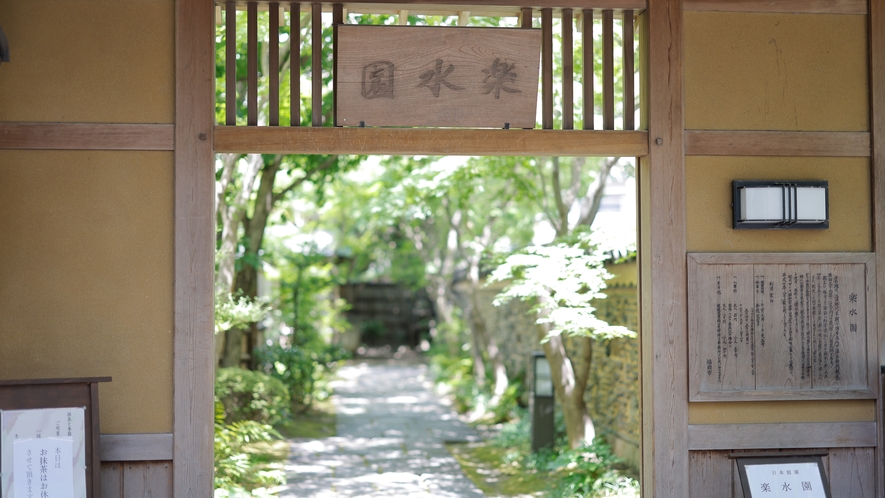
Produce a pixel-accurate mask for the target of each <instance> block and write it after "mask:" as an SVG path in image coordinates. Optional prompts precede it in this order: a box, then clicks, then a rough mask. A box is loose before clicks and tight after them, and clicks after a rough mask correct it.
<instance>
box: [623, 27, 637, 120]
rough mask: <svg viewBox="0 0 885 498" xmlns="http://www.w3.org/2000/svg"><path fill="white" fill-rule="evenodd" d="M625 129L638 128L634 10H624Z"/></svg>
mask: <svg viewBox="0 0 885 498" xmlns="http://www.w3.org/2000/svg"><path fill="white" fill-rule="evenodd" d="M623 27H624V34H623V37H622V38H621V39H622V40H623V41H624V129H625V130H633V129H635V128H636V124H635V122H634V121H635V118H634V115H635V114H636V108H635V104H634V103H635V98H636V96H635V95H634V93H635V92H634V89H633V11H632V10H625V11H624V25H623Z"/></svg>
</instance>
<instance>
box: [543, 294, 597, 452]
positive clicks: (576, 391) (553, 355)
mask: <svg viewBox="0 0 885 498" xmlns="http://www.w3.org/2000/svg"><path fill="white" fill-rule="evenodd" d="M542 301H543V300H542ZM541 314H542V315H543V314H544V311H543V309H542V311H541ZM538 330H539V332H540V334H541V335H542V339H543V338H544V337H547V335H548V334H547V332H548V329H547V326H546V325H538ZM575 339H576V340H577V341H579V343H580V346H581V357H580V358H579V361H577V362H574V361H572V359H571V358H570V357H569V355H568V351H567V350H566V348H565V341H564V339H563V337H562V336H561V335H551V336H549V338H548V340H547V342H545V343H544V344H543V347H544V356H546V357H547V361H548V362H550V371H551V374H552V375H551V376H552V377H553V388H554V391H555V392H556V397H557V398H558V399H559V403H560V405H561V406H562V413H563V415H564V418H565V432H566V435H567V436H568V444H569V448H573V449H574V448H580V447H581V446H582V445H584V444H588V443H590V442H592V441H593V438H595V437H596V428H595V426H594V425H593V419H592V418H591V417H590V414H589V412H587V404H586V403H585V402H584V391H585V390H586V389H587V378H588V376H589V374H590V365H591V361H592V358H593V342H592V339H590V338H589V337H577V338H575Z"/></svg>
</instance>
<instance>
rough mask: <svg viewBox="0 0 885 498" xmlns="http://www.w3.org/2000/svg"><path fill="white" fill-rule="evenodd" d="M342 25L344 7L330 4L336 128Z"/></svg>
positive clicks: (333, 112) (333, 114)
mask: <svg viewBox="0 0 885 498" xmlns="http://www.w3.org/2000/svg"><path fill="white" fill-rule="evenodd" d="M341 24H344V6H343V5H341V4H340V3H336V4H332V26H333V27H332V33H333V34H332V36H333V39H332V122H333V123H334V126H338V117H337V116H338V114H337V111H338V71H337V67H338V66H337V64H338V28H337V26H339V25H341Z"/></svg>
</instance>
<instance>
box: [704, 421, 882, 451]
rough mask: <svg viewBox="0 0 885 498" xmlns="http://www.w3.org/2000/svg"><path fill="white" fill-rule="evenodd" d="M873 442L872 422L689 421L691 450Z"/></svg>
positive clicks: (848, 445) (872, 444)
mask: <svg viewBox="0 0 885 498" xmlns="http://www.w3.org/2000/svg"><path fill="white" fill-rule="evenodd" d="M875 446H876V423H875V422H826V423H790V424H720V425H689V426H688V447H689V449H691V450H759V449H766V448H852V447H869V448H875Z"/></svg>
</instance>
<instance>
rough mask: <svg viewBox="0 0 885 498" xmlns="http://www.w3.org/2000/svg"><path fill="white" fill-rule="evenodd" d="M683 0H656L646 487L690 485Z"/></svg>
mask: <svg viewBox="0 0 885 498" xmlns="http://www.w3.org/2000/svg"><path fill="white" fill-rule="evenodd" d="M682 8H683V2H682V0H649V3H648V10H647V11H646V15H647V16H648V24H647V26H648V27H647V35H648V36H647V41H643V48H644V49H645V51H646V52H647V60H648V66H647V68H643V69H644V70H645V73H646V74H647V76H644V79H646V78H647V82H646V83H645V84H647V85H648V92H649V99H648V101H647V102H646V103H645V104H644V105H647V108H648V113H647V114H648V130H649V132H648V137H649V155H648V156H646V157H645V158H642V160H641V161H640V184H641V185H643V191H641V194H642V195H643V196H647V197H646V198H647V201H646V200H645V199H643V213H642V221H643V223H642V224H641V225H640V233H643V240H642V241H641V244H642V248H641V250H640V258H641V263H640V264H641V265H642V266H643V267H644V269H645V271H646V274H647V275H648V276H649V278H648V279H647V280H645V279H644V280H643V296H642V298H643V304H642V312H643V317H642V327H643V330H642V332H641V334H640V335H641V337H642V338H643V340H642V344H641V348H642V350H641V354H642V377H641V378H642V411H643V413H642V431H643V433H642V437H643V440H642V441H643V444H642V446H643V448H642V452H643V457H642V458H643V466H642V467H643V469H642V487H643V489H642V495H643V496H655V497H685V496H689V490H688V482H689V480H690V479H689V475H688V389H687V381H688V372H687V364H688V357H687V356H688V354H687V352H688V344H687V322H688V320H687V316H686V314H687V312H686V309H687V296H686V279H687V275H686V273H687V268H686V257H685V249H686V245H685V234H686V221H685V198H686V192H685V155H684V149H685V147H684V131H685V130H684V129H685V120H684V115H683V10H682Z"/></svg>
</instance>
